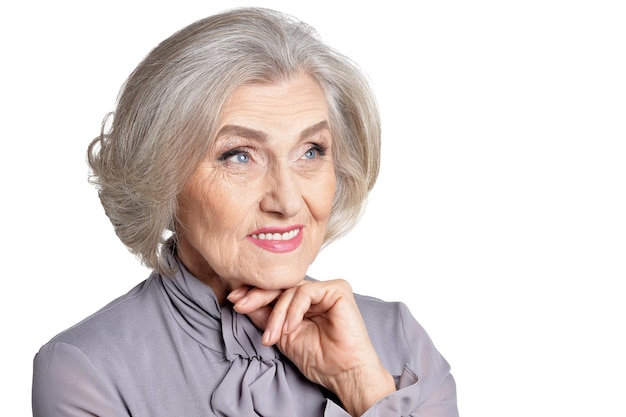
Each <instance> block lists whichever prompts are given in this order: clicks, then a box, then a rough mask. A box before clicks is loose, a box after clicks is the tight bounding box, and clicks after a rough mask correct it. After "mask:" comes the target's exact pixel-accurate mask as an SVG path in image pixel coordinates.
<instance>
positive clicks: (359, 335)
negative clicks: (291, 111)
mask: <svg viewBox="0 0 626 417" xmlns="http://www.w3.org/2000/svg"><path fill="white" fill-rule="evenodd" d="M228 299H229V300H230V301H231V302H232V303H233V304H234V309H235V310H236V311H237V312H239V313H241V314H246V315H248V317H250V319H251V320H252V322H253V323H254V324H255V325H256V326H257V327H258V328H260V329H262V330H264V333H263V343H264V344H265V345H273V344H276V345H277V346H278V348H279V349H280V350H281V352H282V353H283V354H284V355H285V356H287V357H288V358H289V359H290V360H291V361H292V362H293V363H294V364H295V365H296V366H297V367H298V369H300V371H301V372H302V373H303V374H304V375H305V376H306V377H307V378H308V379H309V380H311V381H313V382H315V383H317V384H319V385H322V386H324V387H326V388H327V389H329V390H331V391H332V392H334V393H335V394H336V395H337V396H338V397H339V399H340V400H341V402H342V404H343V406H344V407H345V409H346V411H348V412H349V413H350V414H351V415H354V416H357V415H361V414H362V413H364V412H365V411H366V410H367V409H368V408H370V407H371V406H372V405H373V404H374V403H376V402H377V401H379V400H380V399H382V398H383V397H384V396H386V395H388V394H390V393H392V392H394V391H395V383H394V380H393V377H392V376H391V374H389V372H387V370H386V369H385V368H384V367H383V366H382V364H381V362H380V359H379V358H378V355H377V353H376V351H375V350H374V347H373V346H372V344H371V342H370V339H369V336H368V334H367V328H366V327H365V323H364V322H363V318H362V317H361V313H360V312H359V309H358V307H357V305H356V302H355V300H354V295H353V293H352V288H351V287H350V285H349V284H348V283H347V282H346V281H344V280H333V281H322V282H310V281H303V282H302V283H301V284H300V285H298V286H296V287H293V288H289V289H286V290H263V289H260V288H251V287H240V288H238V289H236V290H235V291H233V292H232V293H230V295H229V296H228Z"/></svg>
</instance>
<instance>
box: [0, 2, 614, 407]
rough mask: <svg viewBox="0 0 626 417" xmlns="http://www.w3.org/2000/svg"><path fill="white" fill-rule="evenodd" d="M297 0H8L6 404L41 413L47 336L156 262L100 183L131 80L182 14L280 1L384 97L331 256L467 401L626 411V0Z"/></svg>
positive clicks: (1, 149)
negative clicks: (372, 155)
mask: <svg viewBox="0 0 626 417" xmlns="http://www.w3.org/2000/svg"><path fill="white" fill-rule="evenodd" d="M14 3H15V4H17V2H14ZM295 3H296V2H288V1H265V2H261V1H248V2H247V3H244V4H240V3H235V2H226V1H221V2H219V1H204V2H191V1H184V0H178V1H173V2H150V3H149V2H141V3H136V2H132V1H128V0H127V1H107V2H98V3H96V2H78V1H76V2H68V1H54V2H44V1H35V2H22V3H20V5H19V6H12V8H11V7H10V6H7V5H3V6H1V8H2V10H0V16H1V17H0V31H1V33H0V35H1V36H0V42H2V45H1V46H2V48H1V51H0V53H1V57H2V58H1V65H0V67H1V68H0V71H2V73H1V77H0V82H1V83H2V86H1V87H2V90H1V92H0V97H1V103H2V104H1V105H2V109H1V113H0V117H1V120H2V124H1V126H0V134H1V135H2V143H1V145H0V162H1V164H0V170H1V172H0V174H1V175H0V181H1V191H2V204H1V208H0V210H2V211H1V217H2V220H3V229H4V235H3V238H2V243H1V245H2V248H1V249H2V251H1V253H2V258H1V259H2V261H3V262H2V268H1V272H0V276H1V277H2V290H1V291H2V302H1V304H0V305H1V307H0V308H1V309H2V310H1V315H0V317H1V319H2V323H1V328H2V334H3V336H2V339H3V340H2V344H1V349H2V354H1V355H0V357H1V358H2V364H1V369H2V372H1V374H2V376H1V381H0V382H1V384H2V386H1V387H0V390H1V392H2V397H3V400H2V405H0V407H2V410H1V411H0V413H2V414H3V415H11V416H26V415H30V384H31V376H32V357H33V356H34V354H35V353H36V351H37V350H38V348H39V347H40V346H41V345H42V344H43V343H45V342H46V341H47V340H49V339H50V338H51V337H52V336H53V335H55V334H56V333H58V332H59V331H61V330H63V329H65V328H66V327H68V326H70V325H72V324H73V323H75V322H76V321H78V320H80V319H82V318H83V317H85V316H86V315H88V314H89V313H91V312H93V311H94V310H95V309H97V308H99V307H100V306H102V305H104V304H105V303H106V302H108V301H110V300H111V299H112V298H114V297H116V296H118V295H121V294H123V293H125V292H126V291H127V290H128V289H130V288H131V287H132V286H134V285H135V284H136V283H138V282H139V281H141V280H143V279H144V278H145V277H146V276H147V271H146V270H145V269H144V268H142V267H140V266H139V265H138V264H137V262H136V261H135V259H134V258H133V257H132V256H131V255H130V254H129V253H128V252H127V251H126V249H125V248H124V247H123V246H122V245H121V243H119V241H118V240H117V238H116V237H115V235H114V233H113V230H112V228H111V226H110V224H109V223H108V220H107V219H106V217H105V216H104V214H103V211H102V209H101V207H100V205H99V201H98V198H97V195H96V191H95V190H94V189H93V188H92V187H91V186H90V185H89V184H88V183H87V166H86V163H85V151H86V148H87V145H88V143H89V141H90V140H91V139H92V138H93V137H95V136H96V135H97V134H98V132H99V128H100V123H101V120H102V117H103V116H104V115H105V113H107V112H108V111H111V110H113V107H114V104H115V98H116V95H117V92H118V89H119V87H120V85H121V84H122V82H123V81H124V79H125V78H126V76H127V75H128V74H129V73H130V72H131V71H132V69H133V68H134V67H135V65H136V64H137V63H138V62H139V61H140V60H141V59H142V58H143V56H144V55H145V54H146V53H147V52H148V51H149V50H150V49H151V48H152V47H154V46H156V44H157V43H158V42H160V41H161V40H163V39H164V38H166V37H167V36H169V35H170V34H171V33H173V32H174V31H175V30H178V29H180V28H182V27H183V26H185V25H187V24H189V23H191V22H193V21H195V20H197V19H200V18H202V17H205V16H207V15H209V14H212V13H215V12H218V11H221V10H223V9H225V8H230V7H234V6H239V5H260V6H266V7H270V8H277V9H280V10H283V11H286V12H289V13H292V14H294V15H296V16H298V17H299V18H301V19H303V20H305V21H307V22H308V23H310V24H312V25H313V26H314V27H316V28H317V29H318V30H319V32H320V33H321V35H322V38H323V39H324V40H326V41H327V42H328V43H329V44H330V45H332V46H334V47H336V48H337V49H339V50H340V51H342V52H344V53H345V54H347V55H348V56H350V57H352V58H353V59H355V60H356V61H357V62H358V63H359V64H360V65H361V66H362V67H363V69H364V70H365V72H366V73H367V74H368V76H369V77H370V78H371V81H372V84H373V87H374V89H375V91H376V93H377V96H378V99H379V104H380V109H381V114H382V120H383V143H384V145H383V157H382V171H381V174H380V180H379V183H378V184H377V186H376V188H375V190H374V192H373V193H372V194H371V198H370V202H369V205H368V208H367V211H366V214H365V215H364V217H363V219H362V221H361V223H360V224H359V226H358V227H357V228H356V229H355V230H354V231H353V232H352V233H351V234H350V235H348V236H347V237H345V238H344V239H342V240H340V241H338V242H336V243H334V244H332V245H331V246H329V247H328V248H326V249H325V250H324V251H323V252H322V253H321V254H320V257H319V258H318V260H317V261H316V263H315V264H314V265H313V267H312V268H311V270H310V274H311V275H313V276H315V277H316V278H319V279H327V278H335V277H343V278H346V279H348V280H349V281H350V282H351V283H352V284H353V286H354V288H355V291H357V292H360V293H366V294H370V295H374V296H378V297H381V298H384V299H387V300H401V301H404V302H406V303H407V304H408V305H409V307H410V308H411V310H412V312H413V313H414V315H415V316H416V318H417V319H418V320H419V321H420V322H421V323H422V324H423V325H424V327H425V328H426V330H427V331H428V332H429V333H430V335H431V337H432V338H433V340H434V341H435V344H436V345H437V347H438V348H439V349H440V351H441V352H442V353H443V355H444V356H445V357H446V358H447V359H448V361H449V362H450V363H451V365H452V371H453V374H454V375H455V378H456V380H457V386H458V400H459V408H460V411H461V414H462V415H463V416H480V417H484V416H498V417H500V416H525V417H526V416H536V415H541V416H556V415H559V416H566V415H567V416H583V415H584V416H588V415H594V416H607V415H609V416H617V415H621V416H624V415H626V406H625V405H624V395H625V394H624V392H625V391H626V383H625V382H624V380H625V377H626V359H625V356H626V355H625V354H624V352H626V342H625V340H624V339H625V333H626V332H625V327H626V326H625V317H626V308H625V307H624V304H625V303H624V295H625V291H624V290H623V289H622V285H623V281H624V280H625V278H626V256H625V254H626V252H625V250H626V221H625V216H624V214H625V212H626V189H625V186H626V163H625V162H624V161H625V159H626V143H625V141H626V77H625V74H626V29H625V28H626V24H625V22H626V13H625V12H624V9H623V8H622V7H621V3H622V2H620V1H612V2H611V1H602V0H599V1H598V0H595V1H553V0H544V1H532V0H531V1H524V2H521V1H519V2H513V1H508V2H504V1H485V0H480V1H472V2H464V1H437V2H416V3H415V5H414V6H413V8H412V9H408V8H407V7H406V6H403V5H402V4H403V3H404V2H399V1H398V2H395V1H385V2H382V3H380V2H379V3H377V5H376V6H365V5H360V4H361V3H362V2H356V1H355V2H353V3H352V4H350V3H348V2H340V1H332V2H331V1H328V2H325V1H315V2H311V1H309V2H301V4H299V5H295ZM406 3H407V4H408V3H409V2H406ZM4 4H6V3H4ZM183 389H184V388H183Z"/></svg>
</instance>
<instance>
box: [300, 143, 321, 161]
mask: <svg viewBox="0 0 626 417" xmlns="http://www.w3.org/2000/svg"><path fill="white" fill-rule="evenodd" d="M325 154H326V149H325V148H323V147H321V146H319V145H315V146H313V147H312V148H311V149H309V150H308V151H306V152H305V153H304V159H315V158H317V157H320V156H324V155H325Z"/></svg>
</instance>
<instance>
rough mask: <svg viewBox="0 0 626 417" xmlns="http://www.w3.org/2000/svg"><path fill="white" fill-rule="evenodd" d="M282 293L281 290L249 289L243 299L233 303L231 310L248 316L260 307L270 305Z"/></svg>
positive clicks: (239, 298)
mask: <svg viewBox="0 0 626 417" xmlns="http://www.w3.org/2000/svg"><path fill="white" fill-rule="evenodd" d="M281 293H282V290H264V289H261V288H251V289H249V290H248V291H247V292H246V293H245V294H244V295H243V297H235V298H238V299H237V300H236V301H235V302H234V303H233V309H234V310H235V311H236V312H238V313H241V314H248V313H250V312H252V311H255V310H258V309H259V308H261V307H265V306H268V305H270V304H271V303H273V302H274V300H276V298H277V297H278V296H280V294H281Z"/></svg>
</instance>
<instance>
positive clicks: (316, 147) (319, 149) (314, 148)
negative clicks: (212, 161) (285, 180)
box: [217, 143, 328, 162]
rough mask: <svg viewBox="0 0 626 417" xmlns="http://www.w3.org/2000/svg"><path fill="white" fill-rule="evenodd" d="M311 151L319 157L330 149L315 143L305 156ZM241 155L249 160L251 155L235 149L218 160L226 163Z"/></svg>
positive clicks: (242, 149) (243, 150) (240, 149)
mask: <svg viewBox="0 0 626 417" xmlns="http://www.w3.org/2000/svg"><path fill="white" fill-rule="evenodd" d="M310 151H315V152H317V154H318V155H319V156H325V155H326V152H327V151H328V147H326V146H323V145H320V144H317V143H314V144H312V146H311V147H310V148H308V149H307V150H306V152H304V154H305V155H306V154H307V153H308V152H310ZM239 154H245V155H246V156H248V158H249V157H250V153H249V152H248V151H246V150H245V149H244V148H234V149H230V150H228V151H226V152H224V153H223V154H222V155H220V156H219V157H218V158H217V160H218V161H220V162H226V161H228V160H229V159H230V158H232V157H233V156H236V155H239Z"/></svg>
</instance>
